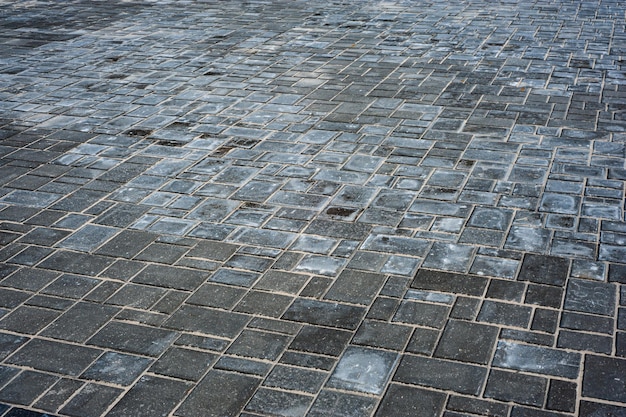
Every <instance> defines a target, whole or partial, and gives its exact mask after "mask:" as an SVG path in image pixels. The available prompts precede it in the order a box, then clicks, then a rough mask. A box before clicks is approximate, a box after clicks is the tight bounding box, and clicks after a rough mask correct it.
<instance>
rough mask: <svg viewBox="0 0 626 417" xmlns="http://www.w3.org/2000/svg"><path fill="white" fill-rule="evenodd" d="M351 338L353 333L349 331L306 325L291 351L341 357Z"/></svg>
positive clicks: (294, 341) (292, 344)
mask: <svg viewBox="0 0 626 417" xmlns="http://www.w3.org/2000/svg"><path fill="white" fill-rule="evenodd" d="M351 338H352V333H351V332H348V331H344V330H335V329H328V328H325V327H317V326H306V325H305V326H303V327H302V330H300V331H299V332H298V334H297V335H296V337H295V338H294V339H293V341H292V342H291V344H290V345H289V349H292V350H296V351H301V352H310V353H318V354H322V355H328V356H339V355H340V354H341V352H343V350H344V348H345V346H346V345H347V344H348V341H349V340H350V339H351Z"/></svg>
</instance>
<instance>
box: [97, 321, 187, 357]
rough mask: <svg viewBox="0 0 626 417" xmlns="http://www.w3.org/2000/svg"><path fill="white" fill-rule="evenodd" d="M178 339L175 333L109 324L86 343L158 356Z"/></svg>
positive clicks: (134, 325) (119, 323) (131, 325)
mask: <svg viewBox="0 0 626 417" xmlns="http://www.w3.org/2000/svg"><path fill="white" fill-rule="evenodd" d="M177 337H178V335H177V334H176V333H175V332H171V331H167V330H162V329H157V328H153V327H148V326H139V325H136V324H130V323H121V322H110V323H108V324H107V325H105V326H104V327H103V328H102V329H101V330H100V331H99V332H98V333H96V334H95V335H94V336H93V337H92V338H91V339H89V341H88V343H89V344H90V345H95V346H100V347H103V348H110V349H116V350H121V351H123V352H128V353H136V354H140V355H146V356H153V357H156V356H159V355H160V354H162V353H163V352H164V351H165V350H166V349H167V348H168V347H169V346H170V344H172V342H173V341H174V340H175V339H176V338H177Z"/></svg>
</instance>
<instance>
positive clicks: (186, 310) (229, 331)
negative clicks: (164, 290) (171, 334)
mask: <svg viewBox="0 0 626 417" xmlns="http://www.w3.org/2000/svg"><path fill="white" fill-rule="evenodd" d="M248 321H249V318H248V317H247V316H245V315H243V314H237V313H230V314H229V313H226V312H225V311H220V310H213V309H209V308H203V307H196V306H188V305H183V306H182V307H181V308H180V309H179V310H177V311H176V312H175V313H174V314H172V316H171V317H170V318H169V319H168V320H167V321H166V322H165V324H164V326H165V327H167V328H171V329H175V330H185V331H191V332H200V333H204V334H207V335H214V336H219V337H228V338H234V337H235V336H236V335H237V334H239V332H240V331H241V330H242V329H243V328H244V326H245V325H246V324H247V322H248Z"/></svg>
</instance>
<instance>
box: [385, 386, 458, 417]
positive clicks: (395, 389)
mask: <svg viewBox="0 0 626 417" xmlns="http://www.w3.org/2000/svg"><path fill="white" fill-rule="evenodd" d="M445 402H446V394H444V393H442V392H438V391H428V390H425V389H422V388H417V387H410V386H405V385H399V384H391V385H389V388H388V389H387V392H386V393H385V396H384V397H383V399H382V401H381V403H380V407H379V408H378V410H377V411H376V414H375V415H376V416H379V417H383V416H391V415H393V416H398V417H401V416H402V417H405V416H406V417H409V416H411V417H429V416H438V415H441V413H442V411H443V408H444V406H445Z"/></svg>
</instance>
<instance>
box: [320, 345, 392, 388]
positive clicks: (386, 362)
mask: <svg viewBox="0 0 626 417" xmlns="http://www.w3.org/2000/svg"><path fill="white" fill-rule="evenodd" d="M397 361H398V354H395V353H392V352H386V351H383V350H377V349H371V348H366V347H356V346H350V347H348V348H347V349H346V351H345V352H344V353H343V355H342V356H341V358H340V359H339V362H338V363H337V367H336V368H335V371H334V372H333V374H332V375H331V377H330V379H329V381H328V383H327V384H326V386H327V387H331V388H338V389H342V390H347V391H357V392H364V393H370V394H378V395H379V394H382V392H383V390H384V388H385V385H386V384H387V382H388V381H389V378H390V377H391V373H392V372H393V370H394V368H395V365H396V363H397Z"/></svg>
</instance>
